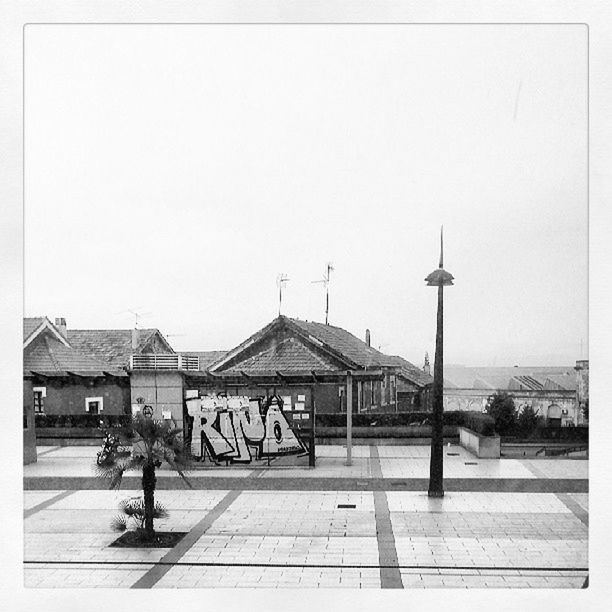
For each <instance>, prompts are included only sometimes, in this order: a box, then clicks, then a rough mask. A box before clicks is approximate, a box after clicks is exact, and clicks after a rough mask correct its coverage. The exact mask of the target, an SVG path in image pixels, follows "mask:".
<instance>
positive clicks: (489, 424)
mask: <svg viewBox="0 0 612 612" xmlns="http://www.w3.org/2000/svg"><path fill="white" fill-rule="evenodd" d="M464 426H465V427H466V428H467V429H471V430H472V431H473V432H475V433H477V434H480V435H481V436H494V435H495V421H494V419H493V417H491V416H490V415H488V414H483V413H482V412H472V411H471V412H466V413H465V425H464Z"/></svg>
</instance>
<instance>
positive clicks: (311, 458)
mask: <svg viewBox="0 0 612 612" xmlns="http://www.w3.org/2000/svg"><path fill="white" fill-rule="evenodd" d="M315 418H316V409H315V394H314V385H313V386H311V387H310V446H309V448H308V465H309V466H310V467H314V466H315Z"/></svg>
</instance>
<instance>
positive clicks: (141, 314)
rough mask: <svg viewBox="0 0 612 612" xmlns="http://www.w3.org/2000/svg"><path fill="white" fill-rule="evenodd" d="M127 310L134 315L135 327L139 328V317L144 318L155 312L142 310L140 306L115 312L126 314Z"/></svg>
mask: <svg viewBox="0 0 612 612" xmlns="http://www.w3.org/2000/svg"><path fill="white" fill-rule="evenodd" d="M127 312H129V313H130V314H131V315H133V316H134V329H138V319H144V318H145V317H148V316H150V315H152V314H153V313H152V312H141V307H140V306H139V307H138V308H128V309H127V310H121V311H120V312H116V313H115V314H125V313H127Z"/></svg>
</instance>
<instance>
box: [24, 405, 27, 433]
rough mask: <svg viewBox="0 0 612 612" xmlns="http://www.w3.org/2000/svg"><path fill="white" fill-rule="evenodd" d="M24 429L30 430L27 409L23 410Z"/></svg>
mask: <svg viewBox="0 0 612 612" xmlns="http://www.w3.org/2000/svg"><path fill="white" fill-rule="evenodd" d="M23 428H24V429H27V428H28V413H27V411H26V409H25V408H24V409H23Z"/></svg>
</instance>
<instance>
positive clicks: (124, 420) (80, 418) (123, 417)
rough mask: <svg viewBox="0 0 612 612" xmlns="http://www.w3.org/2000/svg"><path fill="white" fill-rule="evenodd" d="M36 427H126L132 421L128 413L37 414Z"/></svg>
mask: <svg viewBox="0 0 612 612" xmlns="http://www.w3.org/2000/svg"><path fill="white" fill-rule="evenodd" d="M35 422H36V427H40V428H46V427H58V428H69V427H90V428H91V427H100V428H109V427H128V426H129V425H130V424H131V423H132V415H130V414H37V415H35Z"/></svg>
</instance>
